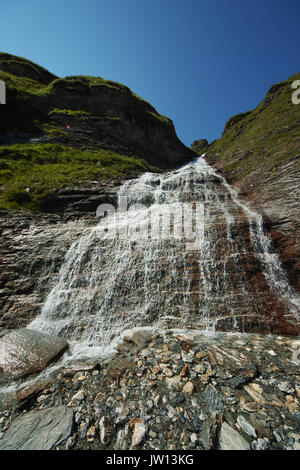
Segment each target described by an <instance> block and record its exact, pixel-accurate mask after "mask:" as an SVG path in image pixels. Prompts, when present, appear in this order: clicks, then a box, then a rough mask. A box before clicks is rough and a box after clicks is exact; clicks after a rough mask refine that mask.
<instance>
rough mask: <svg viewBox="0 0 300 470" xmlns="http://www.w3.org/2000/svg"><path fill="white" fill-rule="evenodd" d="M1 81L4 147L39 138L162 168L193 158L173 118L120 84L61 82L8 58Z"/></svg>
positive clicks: (1, 61)
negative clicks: (4, 93) (4, 94)
mask: <svg viewBox="0 0 300 470" xmlns="http://www.w3.org/2000/svg"><path fill="white" fill-rule="evenodd" d="M0 80H3V81H4V82H5V84H6V87H7V104H6V106H5V107H3V109H2V108H1V111H2V114H1V117H0V143H1V140H2V143H11V140H13V139H14V138H15V139H16V140H17V141H19V142H21V143H23V142H24V141H25V142H27V141H28V140H29V139H30V138H31V139H32V138H36V139H39V141H43V142H44V141H46V142H51V143H59V144H64V145H68V146H71V147H75V148H76V149H81V150H82V149H89V150H91V149H92V150H98V149H106V150H107V149H108V150H111V151H113V152H117V153H119V154H123V155H129V156H135V157H137V158H144V159H146V160H147V161H148V162H150V163H152V164H155V165H156V166H158V167H160V168H166V167H175V166H176V165H178V164H180V163H183V162H185V161H188V160H190V159H191V158H192V156H193V154H192V152H191V151H190V150H189V149H188V148H187V147H185V146H184V145H183V144H182V143H181V142H180V141H179V140H178V138H177V136H176V133H175V129H174V126H173V123H172V121H171V120H170V119H168V118H166V117H165V116H162V115H160V114H159V113H158V112H157V111H156V110H155V109H154V108H153V106H151V105H150V104H149V103H147V102H146V101H144V100H143V99H141V98H140V97H139V96H137V95H136V94H135V93H133V92H132V91H131V90H130V89H129V88H128V87H126V86H124V85H121V84H119V83H116V82H112V81H109V80H104V79H102V78H97V77H88V76H78V77H75V76H73V77H66V78H58V77H56V76H55V75H53V74H51V73H50V72H48V71H47V70H45V69H43V68H42V67H40V66H38V65H36V64H34V63H32V62H30V61H28V60H26V59H23V58H20V57H15V56H11V55H9V54H4V53H0ZM67 126H68V127H67Z"/></svg>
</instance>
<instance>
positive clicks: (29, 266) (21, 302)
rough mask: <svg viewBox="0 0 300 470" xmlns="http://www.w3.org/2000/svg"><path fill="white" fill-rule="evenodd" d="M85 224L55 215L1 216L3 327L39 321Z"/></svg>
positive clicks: (0, 323)
mask: <svg viewBox="0 0 300 470" xmlns="http://www.w3.org/2000/svg"><path fill="white" fill-rule="evenodd" d="M71 214H72V209H71ZM71 218H72V217H71ZM92 220H93V222H94V220H95V218H94V215H93V217H92ZM85 223H86V224H87V225H88V223H89V222H88V220H87V221H86V222H85V221H82V222H81V224H78V222H75V221H74V222H73V221H71V220H70V221H68V217H67V216H65V217H59V216H55V215H53V216H34V215H16V216H3V217H0V234H1V239H0V263H1V272H0V327H2V328H21V327H24V326H26V325H27V324H28V323H29V322H30V321H31V320H32V319H33V318H35V316H36V315H37V314H38V312H39V311H40V308H41V306H42V304H43V302H44V300H45V297H46V295H47V294H48V293H49V291H50V290H51V286H52V284H53V282H54V280H55V276H56V274H57V272H58V270H59V268H60V266H61V264H62V262H63V259H64V256H65V253H66V252H67V250H68V248H69V247H70V245H71V243H72V242H73V241H74V240H75V239H76V236H79V234H80V233H81V232H82V229H83V227H84V225H85Z"/></svg>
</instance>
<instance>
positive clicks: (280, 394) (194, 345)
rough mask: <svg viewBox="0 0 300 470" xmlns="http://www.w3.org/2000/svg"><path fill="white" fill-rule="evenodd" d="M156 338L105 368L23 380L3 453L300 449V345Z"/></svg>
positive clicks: (282, 340) (5, 421) (5, 412)
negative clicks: (299, 351) (296, 354)
mask: <svg viewBox="0 0 300 470" xmlns="http://www.w3.org/2000/svg"><path fill="white" fill-rule="evenodd" d="M147 336H148V339H149V341H148V342H147V344H143V345H142V346H141V345H140V346H139V345H138V344H136V343H134V342H130V343H129V342H128V338H127V339H126V338H124V341H123V343H121V344H120V348H118V350H119V351H120V352H116V354H115V355H113V356H112V357H109V358H106V359H104V358H98V360H97V362H98V365H97V364H96V363H94V364H91V363H90V362H89V361H88V362H86V360H84V359H82V360H81V361H82V363H81V365H80V362H79V359H78V358H77V359H76V361H75V362H74V364H73V367H72V363H71V364H69V365H68V366H67V367H66V366H65V365H64V366H63V368H62V369H60V370H56V371H55V372H53V373H52V374H51V376H50V377H47V378H44V379H43V380H41V379H39V380H37V381H34V382H32V381H30V382H28V383H27V384H26V383H24V384H22V385H21V386H20V388H19V389H17V390H16V392H15V394H16V397H15V408H14V409H11V410H9V408H8V407H5V406H4V407H3V406H1V405H3V404H4V403H5V400H4V399H2V400H1V398H2V397H1V396H0V449H4V448H9V449H13V448H19V446H20V445H21V444H20V442H21V439H22V442H24V445H26V448H35V449H36V448H39V447H42V446H43V448H46V446H47V448H50V445H52V446H58V447H59V448H60V449H65V448H66V449H70V448H74V449H110V450H111V449H114V450H129V449H137V450H138V449H144V450H157V449H159V450H175V449H176V450H179V449H183V450H204V449H214V450H223V449H224V450H225V449H228V450H233V449H234V450H249V449H253V450H256V449H260V450H263V449H277V450H278V449H287V450H292V449H299V446H300V369H299V361H296V362H293V357H294V352H295V351H297V348H299V347H300V341H299V340H298V341H295V340H294V338H288V337H278V336H271V335H269V336H263V335H254V334H250V335H249V334H243V335H241V334H228V333H220V334H218V335H214V336H205V335H203V334H201V333H199V332H196V331H182V330H181V331H180V332H178V331H170V330H169V331H167V330H164V331H162V330H161V331H155V330H152V335H151V336H149V330H147ZM122 344H123V346H124V347H121V346H122ZM212 351H216V352H215V353H212ZM221 352H222V353H224V354H225V356H226V357H225V358H224V361H223V362H221V356H220V357H219V356H218V355H217V353H220V354H221ZM248 364H252V365H253V368H254V369H253V370H255V373H252V372H251V373H250V374H249V368H248V367H247V365H248ZM243 365H245V369H243ZM116 371H117V373H115V372H116ZM7 393H8V392H7ZM8 394H9V393H8ZM0 395H1V392H0ZM65 407H67V409H68V410H69V412H67V411H66V408H65ZM72 415H74V425H73V428H72V429H71V422H72ZM65 421H66V422H65ZM46 423H47V429H49V430H50V433H49V437H48V438H47V442H46V441H45V439H44V438H45V434H44V433H43V429H42V427H43V425H45V424H46ZM54 425H56V426H57V428H56V431H55V429H54ZM33 426H35V429H33ZM62 426H64V427H63V428H62ZM70 429H71V430H70ZM30 432H31V435H29V433H30ZM58 434H59V435H60V436H61V441H60V443H59V441H58ZM48 439H49V440H48ZM20 448H21V447H20Z"/></svg>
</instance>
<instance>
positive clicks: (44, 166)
mask: <svg viewBox="0 0 300 470" xmlns="http://www.w3.org/2000/svg"><path fill="white" fill-rule="evenodd" d="M3 61H4V62H5V64H6V65H7V64H10V65H12V66H13V67H16V70H17V72H16V73H17V74H16V75H14V74H11V73H8V72H6V71H2V70H0V80H3V81H4V82H5V84H6V87H7V92H8V94H9V97H10V104H11V106H9V107H6V109H5V112H6V114H5V119H4V120H3V121H2V125H1V127H2V128H1V130H2V131H3V132H6V130H12V129H13V130H15V131H18V132H37V133H41V134H46V135H54V134H55V133H57V134H59V133H62V132H67V131H62V130H61V129H59V128H55V127H53V125H52V122H51V117H52V116H53V115H55V114H56V115H57V114H61V115H66V116H74V117H77V118H78V119H86V118H87V116H88V115H89V113H88V112H86V111H81V110H73V109H58V108H57V107H56V108H53V109H51V110H50V111H49V109H43V107H42V106H40V107H37V106H36V105H33V104H32V99H31V98H32V97H41V98H42V97H45V96H47V95H49V96H50V95H51V93H53V92H54V90H57V89H59V88H61V87H63V89H64V90H69V91H70V92H72V91H74V89H75V90H78V88H80V89H81V90H82V91H83V92H86V91H87V89H90V88H91V87H109V88H117V89H118V90H120V91H121V92H124V93H130V94H132V96H134V98H136V99H138V100H140V101H144V100H142V99H141V98H140V97H138V96H137V95H135V94H134V93H133V92H132V91H131V90H130V89H129V88H128V87H126V86H124V85H121V84H119V83H116V82H112V81H109V80H104V79H102V78H97V77H88V76H78V77H66V78H64V79H60V78H57V77H55V76H51V74H49V72H48V71H46V70H45V69H42V68H41V67H39V66H37V65H36V64H33V63H31V62H30V61H27V60H26V59H22V58H18V57H15V58H14V57H12V58H11V56H7V55H6V54H3V53H0V63H1V62H2V63H3ZM18 67H21V68H20V72H19V68H18ZM22 67H23V69H24V70H25V72H26V74H27V76H26V77H24V76H19V75H20V74H21V75H22V70H23V69H22ZM28 76H34V77H35V78H36V79H33V78H28ZM49 76H50V77H49ZM45 77H46V78H45ZM145 103H146V102H145ZM147 105H148V112H149V113H150V114H151V115H152V116H154V117H155V118H157V119H160V120H168V118H165V117H164V116H161V115H160V114H158V113H157V112H156V110H155V109H154V108H152V106H151V105H149V104H148V103H147ZM16 109H17V110H18V112H17V113H16ZM112 119H113V118H112ZM115 119H117V118H115ZM147 170H152V171H159V170H158V169H157V168H154V167H153V166H151V165H149V164H148V163H147V162H146V161H145V160H142V159H140V158H138V156H137V158H134V157H128V156H124V155H119V154H117V153H113V152H110V151H106V150H98V151H88V150H80V149H78V148H76V149H75V148H72V147H69V146H65V145H57V144H46V143H39V144H16V145H2V146H1V145H0V209H8V210H18V209H26V210H31V211H39V210H40V208H41V205H42V203H43V199H44V197H45V196H47V195H48V194H50V193H51V192H53V191H54V190H55V189H56V188H59V187H63V186H66V185H68V186H69V185H77V184H79V183H84V182H85V181H89V180H101V179H107V178H110V179H111V178H116V177H119V176H125V177H126V176H127V175H132V174H133V173H134V174H137V173H141V172H144V171H147ZM27 188H30V191H29V192H28V191H26V189H27Z"/></svg>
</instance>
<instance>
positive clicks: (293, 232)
mask: <svg viewBox="0 0 300 470" xmlns="http://www.w3.org/2000/svg"><path fill="white" fill-rule="evenodd" d="M299 78H300V74H296V75H294V76H292V77H290V78H288V79H287V80H284V81H283V82H281V83H277V84H275V85H273V86H271V88H270V89H269V91H268V92H267V94H266V96H265V98H264V100H263V101H262V102H261V103H260V104H259V105H258V106H257V107H256V108H255V109H253V110H252V111H248V112H245V113H241V114H238V115H237V116H233V117H232V118H231V119H229V120H228V122H227V123H226V125H225V128H224V131H223V134H222V137H221V138H220V139H218V140H216V141H214V142H212V143H211V144H210V145H205V140H204V139H202V140H200V141H199V140H198V141H195V142H194V143H193V145H192V149H193V150H194V151H197V153H204V152H205V153H206V158H207V160H208V162H209V163H211V164H212V165H213V166H214V167H215V168H217V169H218V170H219V171H220V172H221V173H222V174H223V175H224V176H225V177H226V178H227V180H228V181H229V182H230V183H231V184H233V185H234V186H235V187H236V189H237V190H238V192H239V194H240V196H241V197H243V198H245V199H246V200H248V202H249V204H250V205H252V207H254V208H255V210H257V211H259V212H260V213H261V214H263V216H264V219H265V223H266V227H267V228H268V230H269V233H270V234H271V236H272V239H273V241H274V243H275V245H276V247H277V249H278V253H279V256H280V260H281V262H282V263H283V265H284V266H285V268H286V270H287V272H288V275H289V279H290V282H291V283H292V284H293V285H294V286H295V287H296V288H297V289H298V290H300V283H299V279H300V276H299V271H300V231H299V228H300V227H299V202H300V201H299V182H300V171H299V162H300V105H296V104H293V102H292V94H293V92H294V90H293V89H292V83H293V82H294V80H299Z"/></svg>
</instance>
